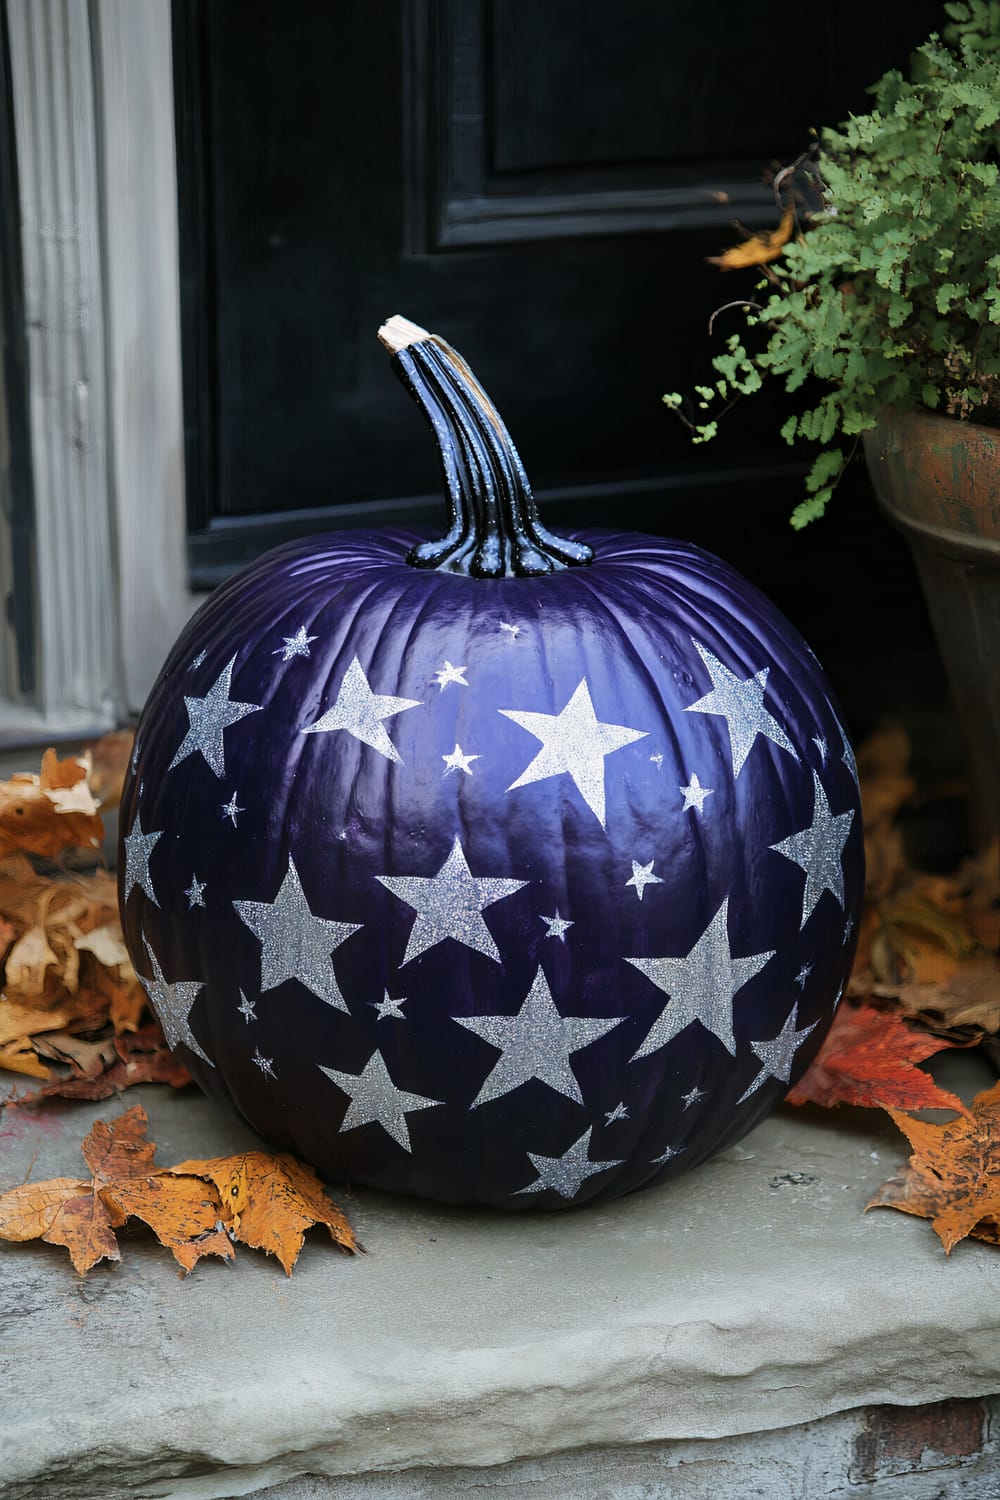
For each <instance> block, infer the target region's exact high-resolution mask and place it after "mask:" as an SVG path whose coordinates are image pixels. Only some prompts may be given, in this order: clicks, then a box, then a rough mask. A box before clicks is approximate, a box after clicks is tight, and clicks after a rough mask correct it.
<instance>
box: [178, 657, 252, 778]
mask: <svg viewBox="0 0 1000 1500" xmlns="http://www.w3.org/2000/svg"><path fill="white" fill-rule="evenodd" d="M235 665H236V657H235V656H234V657H233V658H232V660H231V661H230V662H229V664H228V665H227V666H226V667H224V668H223V670H222V671H221V672H220V673H219V675H218V677H217V678H216V679H215V681H214V682H213V684H212V686H211V687H210V688H209V690H208V692H207V693H206V694H205V696H204V698H188V697H187V696H185V698H184V706H185V708H186V709H187V713H188V732H187V734H186V735H185V736H184V738H183V739H182V740H181V743H180V745H179V747H178V750H177V754H176V755H175V756H174V758H173V760H172V761H171V762H170V764H169V766H168V767H167V770H168V771H172V770H173V768H174V766H176V765H179V764H180V762H181V761H182V760H186V759H187V757H188V756H189V755H194V753H195V751H196V750H197V751H200V752H201V754H202V755H203V756H204V757H205V760H206V761H207V762H208V765H209V767H210V768H211V770H213V771H214V772H215V774H216V776H224V775H225V774H226V757H225V751H224V749H223V744H222V737H223V734H224V733H225V731H226V730H227V729H228V728H229V726H230V724H237V723H238V722H239V720H240V719H245V718H246V716H247V714H255V713H257V712H259V710H260V708H261V706H262V705H261V704H259V703H232V702H230V699H229V684H230V681H231V679H232V675H233V667H234V666H235Z"/></svg>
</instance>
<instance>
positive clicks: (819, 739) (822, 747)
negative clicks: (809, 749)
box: [812, 734, 830, 766]
mask: <svg viewBox="0 0 1000 1500" xmlns="http://www.w3.org/2000/svg"><path fill="white" fill-rule="evenodd" d="M812 742H813V744H814V745H815V746H816V749H817V751H818V753H819V760H820V765H822V766H825V765H826V757H827V754H828V753H829V748H830V747H829V746H828V745H827V743H826V739H825V737H824V736H823V735H821V734H814V735H813V741H812Z"/></svg>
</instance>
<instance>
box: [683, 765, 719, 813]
mask: <svg viewBox="0 0 1000 1500" xmlns="http://www.w3.org/2000/svg"><path fill="white" fill-rule="evenodd" d="M677 790H678V791H679V792H680V793H681V795H682V796H683V798H684V806H683V807H682V808H681V812H687V810H688V808H689V807H693V808H694V810H695V812H699V813H703V812H704V811H705V798H706V797H714V796H715V791H714V789H713V788H712V787H710V786H702V784H701V782H700V781H699V780H698V777H697V775H696V774H695V773H694V772H692V773H691V780H690V781H689V782H688V784H687V786H679V787H678V788H677Z"/></svg>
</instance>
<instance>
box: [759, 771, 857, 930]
mask: <svg viewBox="0 0 1000 1500" xmlns="http://www.w3.org/2000/svg"><path fill="white" fill-rule="evenodd" d="M853 821H854V811H853V809H849V810H848V811H847V812H842V813H831V812H830V804H829V802H828V801H827V799H826V792H825V791H824V790H823V784H822V782H821V781H820V779H819V776H818V775H817V774H816V772H815V771H814V772H813V817H812V823H811V824H810V825H809V827H808V828H803V829H802V831H801V832H800V833H793V834H791V835H790V836H789V837H788V838H787V839H782V840H781V842H780V844H772V845H771V846H770V847H771V848H772V849H773V850H774V851H775V853H776V854H783V855H784V856H785V858H786V859H790V860H792V861H793V863H795V864H797V865H801V866H802V869H803V870H805V872H806V884H805V889H804V891H803V893H802V921H801V923H800V924H799V925H800V928H801V927H804V926H805V925H806V923H807V922H808V920H809V918H810V917H811V916H812V914H813V912H814V911H815V910H816V903H817V902H818V901H819V898H820V897H821V896H822V894H823V892H824V891H829V892H830V893H831V895H832V896H833V897H834V899H835V900H836V901H837V902H838V903H839V904H840V906H841V907H843V905H844V862H843V854H844V845H845V844H846V843H847V839H848V836H849V834H850V832H851V823H852V822H853Z"/></svg>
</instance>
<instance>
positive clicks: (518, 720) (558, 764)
mask: <svg viewBox="0 0 1000 1500" xmlns="http://www.w3.org/2000/svg"><path fill="white" fill-rule="evenodd" d="M499 712H500V713H502V714H503V715H504V717H505V718H507V719H513V721H514V723H515V724H519V725H520V727H521V728H522V729H526V730H527V731H528V733H529V734H533V735H534V737H535V739H536V740H541V742H542V748H541V750H539V752H538V754H537V755H536V756H535V758H534V760H533V761H532V762H531V763H530V765H529V766H528V767H527V768H526V769H525V770H524V771H522V772H521V774H520V776H519V777H518V778H517V780H516V781H512V782H511V784H510V786H509V787H508V788H507V790H508V792H512V791H513V790H514V788H515V787H519V786H528V785H529V783H531V782H533V781H544V780H546V778H547V777H549V776H562V775H567V776H571V777H572V778H573V781H574V783H575V785H576V789H577V791H578V792H579V793H580V796H581V797H582V798H583V800H584V802H586V804H587V806H588V807H589V808H590V810H591V812H592V813H593V814H594V816H595V817H596V818H597V820H598V822H599V823H600V825H601V827H602V828H603V827H604V809H605V797H604V757H605V756H606V755H610V754H611V752H612V751H613V750H620V749H621V748H622V747H623V746H624V745H631V744H632V743H633V741H634V740H642V739H645V738H646V735H647V734H648V733H649V731H648V730H646V729H629V728H627V726H626V725H624V724H602V723H601V721H600V720H599V719H598V717H597V715H596V713H595V712H594V705H593V703H592V702H591V699H590V688H589V687H588V686H587V679H586V677H583V678H581V679H580V683H579V686H578V687H577V689H576V691H575V692H574V694H573V696H572V698H571V699H570V700H569V702H568V703H567V704H566V707H565V708H564V709H563V710H562V711H561V713H558V714H539V713H526V712H523V711H521V710H520V709H513V708H501V709H500V710H499Z"/></svg>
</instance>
